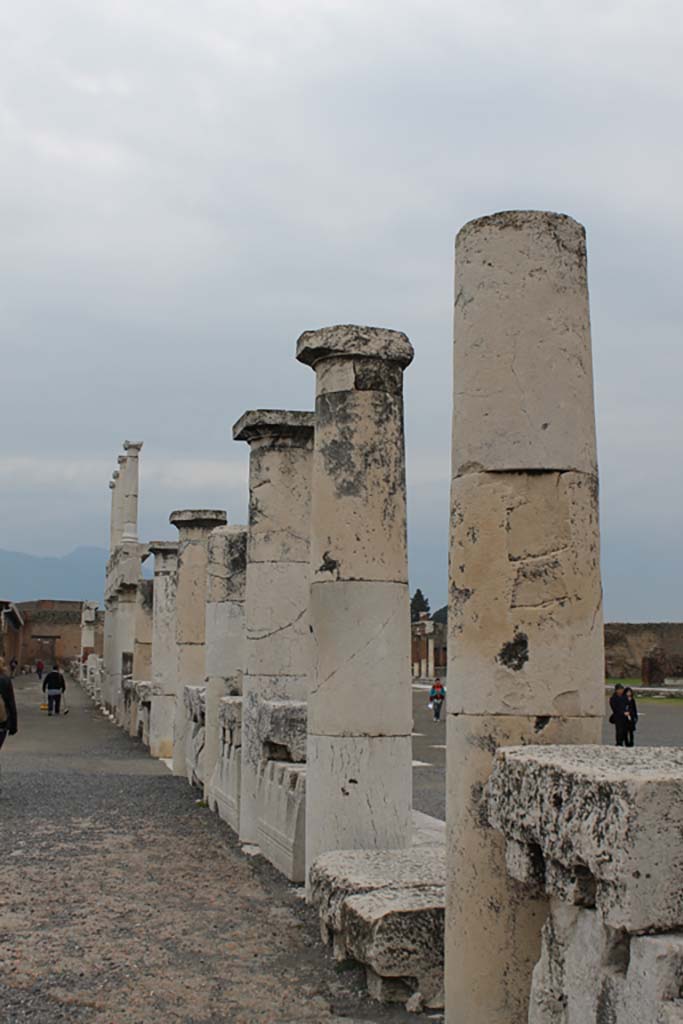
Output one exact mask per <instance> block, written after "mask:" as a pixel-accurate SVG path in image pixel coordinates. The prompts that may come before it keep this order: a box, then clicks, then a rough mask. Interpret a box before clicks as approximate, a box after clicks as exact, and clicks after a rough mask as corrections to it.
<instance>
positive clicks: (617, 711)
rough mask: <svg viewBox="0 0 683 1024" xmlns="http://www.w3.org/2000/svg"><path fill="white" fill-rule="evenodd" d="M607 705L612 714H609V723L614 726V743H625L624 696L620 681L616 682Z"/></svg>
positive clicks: (623, 744)
mask: <svg viewBox="0 0 683 1024" xmlns="http://www.w3.org/2000/svg"><path fill="white" fill-rule="evenodd" d="M609 706H610V708H611V710H612V714H611V715H610V716H609V720H610V723H611V724H612V725H613V726H614V731H615V734H616V744H617V746H618V747H623V746H625V745H626V726H627V719H626V697H625V696H624V687H623V685H622V683H617V685H616V686H615V687H614V693H613V694H612V696H611V697H610V699H609Z"/></svg>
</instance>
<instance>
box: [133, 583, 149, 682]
mask: <svg viewBox="0 0 683 1024" xmlns="http://www.w3.org/2000/svg"><path fill="white" fill-rule="evenodd" d="M153 601H154V580H140V582H139V583H138V589H137V594H136V601H135V642H134V646H133V679H134V680H135V681H136V682H145V681H147V682H151V679H152V616H153Z"/></svg>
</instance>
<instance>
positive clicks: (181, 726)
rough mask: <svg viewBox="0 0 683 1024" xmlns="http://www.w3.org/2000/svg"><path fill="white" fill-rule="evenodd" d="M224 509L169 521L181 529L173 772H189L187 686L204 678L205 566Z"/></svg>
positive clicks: (222, 523) (186, 513)
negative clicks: (184, 699) (184, 692)
mask: <svg viewBox="0 0 683 1024" xmlns="http://www.w3.org/2000/svg"><path fill="white" fill-rule="evenodd" d="M226 520H227V516H226V514H225V512H222V511H216V510H207V509H201V510H199V509H186V510H183V511H178V512H172V513H171V515H170V520H169V521H170V523H171V524H172V525H173V526H175V527H177V529H178V573H177V589H176V652H177V658H178V660H177V670H176V671H177V675H176V687H177V689H176V703H175V727H174V734H173V771H174V773H175V774H176V775H186V758H185V706H184V703H183V690H184V688H185V687H186V686H201V685H202V684H203V682H204V678H205V649H204V643H205V638H206V566H207V561H208V540H209V534H210V533H211V531H212V530H213V529H215V528H216V527H217V526H225V523H226Z"/></svg>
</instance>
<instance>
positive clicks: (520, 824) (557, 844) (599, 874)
mask: <svg viewBox="0 0 683 1024" xmlns="http://www.w3.org/2000/svg"><path fill="white" fill-rule="evenodd" d="M486 802H487V810H488V820H489V822H490V824H491V825H492V826H493V827H494V828H496V829H498V830H499V831H500V832H502V833H503V835H504V836H505V838H506V839H507V840H508V843H512V844H513V846H514V849H515V852H516V856H515V858H513V861H511V860H510V858H508V867H509V868H510V864H511V863H514V862H515V861H518V860H519V851H520V850H521V849H526V850H527V851H529V857H528V858H527V860H529V861H532V860H533V859H534V858H535V857H536V858H537V857H538V855H539V854H540V855H541V856H542V858H543V863H544V867H543V870H542V871H541V872H540V874H541V875H542V876H543V877H544V880H545V885H546V889H547V890H548V891H549V892H550V893H551V894H553V895H560V896H562V897H563V898H565V894H566V893H567V892H572V891H576V892H577V893H578V894H579V896H578V897H577V901H578V899H579V898H580V899H581V900H583V904H582V905H591V904H590V903H588V904H587V903H586V899H587V896H586V894H587V892H590V891H591V890H592V892H593V900H594V905H595V906H597V908H598V909H599V910H600V911H601V913H602V915H603V917H604V920H605V922H606V923H607V924H608V925H609V926H610V927H614V928H625V929H626V930H627V931H629V932H642V931H649V930H662V931H663V930H667V929H671V928H680V927H682V926H683V886H682V885H681V877H683V848H682V847H681V842H680V837H681V832H682V831H683V750H679V749H676V748H668V747H662V748H659V747H658V748H649V749H648V748H647V747H641V748H639V749H636V750H634V749H625V748H618V747H603V746H552V745H549V746H527V747H506V748H503V749H501V750H499V751H498V753H497V755H496V760H495V763H494V768H493V772H492V774H491V777H490V779H489V782H488V785H487V795H486ZM580 875H582V876H583V878H582V884H581V885H580V886H578V885H576V884H575V883H574V884H573V885H569V886H568V885H567V880H570V881H571V880H572V879H574V880H575V879H576V878H577V876H580ZM515 877H518V876H517V875H515ZM587 880H590V882H591V884H590V886H589V885H587Z"/></svg>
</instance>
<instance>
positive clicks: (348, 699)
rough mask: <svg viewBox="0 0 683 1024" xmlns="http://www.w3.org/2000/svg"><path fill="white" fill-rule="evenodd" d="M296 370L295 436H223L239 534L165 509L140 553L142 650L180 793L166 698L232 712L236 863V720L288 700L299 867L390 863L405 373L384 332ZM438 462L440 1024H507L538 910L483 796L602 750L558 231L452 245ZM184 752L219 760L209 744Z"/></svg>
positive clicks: (579, 262) (509, 232)
mask: <svg viewBox="0 0 683 1024" xmlns="http://www.w3.org/2000/svg"><path fill="white" fill-rule="evenodd" d="M297 358H298V359H299V361H300V362H302V363H304V364H305V365H308V366H310V367H311V368H312V369H313V371H314V372H315V377H316V403H315V413H310V412H292V411H282V410H256V411H251V412H248V413H246V414H245V415H244V416H243V417H242V418H241V419H240V420H238V422H237V423H236V424H235V427H234V430H233V437H234V438H235V439H236V440H242V441H245V442H246V443H247V444H248V445H249V462H250V468H249V524H248V528H244V527H227V526H226V515H225V513H223V512H220V511H206V510H203V511H202V510H200V511H187V510H186V511H179V512H175V513H173V514H172V515H171V523H172V524H173V525H174V526H176V527H177V529H178V543H177V545H174V544H169V543H168V542H156V543H154V544H152V545H150V550H151V552H152V553H153V554H154V557H155V585H154V618H153V629H152V640H151V649H152V677H153V679H154V681H155V683H157V684H158V685H159V686H161V687H163V688H165V690H164V692H166V691H168V693H169V695H170V694H172V693H174V692H175V698H176V699H175V742H174V745H173V765H174V770H176V771H178V772H179V773H184V768H185V765H184V758H185V744H184V738H183V735H182V731H183V728H184V726H183V722H184V709H183V707H182V700H181V699H180V694H181V693H182V687H184V686H185V685H187V684H197V685H200V684H203V683H204V682H206V684H207V709H208V710H209V714H208V716H207V717H209V718H210V720H211V722H214V721H215V719H216V706H217V702H218V701H219V700H220V697H221V696H222V695H223V694H225V693H231V692H233V693H239V692H241V693H242V695H243V760H242V792H241V817H240V837H241V838H242V839H243V840H244V841H247V842H253V841H254V839H255V837H256V776H257V770H258V761H259V757H260V750H259V743H258V736H257V734H256V721H257V711H258V704H259V702H260V701H262V700H265V699H277V700H306V701H307V703H308V749H307V759H308V768H307V796H306V861H307V865H309V866H310V864H311V863H312V861H313V860H314V859H315V858H316V857H317V856H318V855H320V854H321V853H323V852H325V851H328V850H340V849H353V848H360V849H397V848H402V847H405V846H407V845H409V844H410V842H411V812H412V781H411V780H412V769H411V761H412V757H411V732H412V713H411V665H410V612H409V591H408V574H407V546H406V490H405V458H404V426H403V373H404V371H405V369H406V367H407V366H408V365H409V364H410V362H411V360H412V358H413V350H412V346H411V345H410V343H409V341H408V339H407V338H406V336H405V335H403V334H401V333H400V332H397V331H389V330H384V329H381V328H367V327H356V326H350V325H343V326H338V327H332V328H325V329H322V330H319V331H312V332H306V333H305V334H303V335H302V336H301V338H300V339H299V342H298V345H297ZM131 447H132V448H136V447H137V451H138V452H139V447H140V446H128V447H127V448H126V456H125V457H123V461H122V463H121V467H120V469H119V471H118V472H119V476H118V477H115V479H114V481H113V484H114V486H113V492H114V493H113V500H112V542H114V540H117V539H120V540H119V543H120V544H125V543H126V542H128V543H131V542H132V541H133V538H134V537H135V536H136V530H135V521H136V514H137V513H136V510H137V469H136V468H135V467H136V465H137V454H136V453H135V452H131ZM452 453H453V454H452V493H451V520H450V557H449V644H448V651H449V671H448V679H449V707H448V711H449V714H448V716H447V717H448V730H447V735H448V740H447V744H448V760H447V774H448V780H447V782H448V785H447V802H448V815H447V816H448V823H447V824H448V895H447V916H446V938H445V943H446V996H447V1019H448V1021H449V1022H451V1024H455V1022H460V1021H465V1020H466V1021H468V1024H480V1022H481V1024H484V1022H485V1021H486V1022H487V1024H496V1022H499V1024H521V1022H522V1021H523V1020H525V1019H526V1012H527V999H528V992H529V987H530V972H531V968H532V966H533V964H534V963H535V962H536V960H537V959H538V952H539V949H540V927H541V923H542V922H543V920H544V919H545V907H544V905H543V901H542V900H539V901H536V902H533V901H529V900H528V899H527V898H526V896H524V897H522V896H521V895H520V893H519V891H518V890H517V889H516V888H515V883H513V882H511V881H509V880H508V877H507V873H506V869H505V862H504V849H503V843H502V840H501V839H500V838H499V837H497V835H496V834H495V833H493V832H492V830H491V829H490V828H489V827H488V825H487V822H486V818H485V815H484V813H483V804H482V800H483V796H482V794H483V792H484V787H485V784H486V781H487V779H488V776H489V774H490V770H491V765H492V760H493V757H494V754H495V751H496V749H497V748H498V747H499V746H504V745H509V744H519V743H539V742H542V743H546V742H552V743H558V742H568V743H577V742H598V741H599V737H600V731H599V730H600V719H601V716H602V669H603V658H602V617H601V589H600V569H599V526H598V504H597V461H596V448H595V429H594V408H593V391H592V367H591V346H590V323H589V313H588V292H587V280H586V251H585V234H584V231H583V228H581V226H580V225H578V224H576V222H574V221H572V220H571V219H570V218H567V217H562V216H559V215H555V214H546V213H535V212H516V213H508V214H498V215H495V216H493V217H489V218H483V219H482V220H479V221H474V222H471V223H470V224H468V225H466V226H465V228H463V230H462V231H461V232H460V234H459V235H458V239H457V247H456V297H455V328H454V414H453V446H452ZM129 463H131V465H132V466H133V467H134V468H133V469H131V470H129V468H128V465H129ZM129 472H130V473H133V474H134V477H133V476H129ZM121 479H124V480H125V481H127V482H126V483H125V484H123V485H122V492H121V493H122V499H121V503H120V502H119V498H118V497H117V488H118V486H119V481H120V480H121ZM133 479H134V481H135V486H133V483H132V481H133ZM133 510H135V515H133ZM122 524H123V525H122ZM174 567H175V568H174ZM174 587H175V588H176V593H175V601H174V599H173V588H174ZM118 600H119V603H120V605H121V607H122V606H123V605H125V603H126V596H125V587H124V588H122V589H120V591H119V594H118ZM121 607H120V608H119V614H120V613H121ZM116 630H117V631H118V630H119V626H118V625H117V627H116ZM171 638H173V640H174V643H173V644H171ZM112 642H113V641H112V640H111V639H110V641H109V643H110V644H111V643H112ZM116 643H118V648H120V640H119V641H116ZM115 646H116V644H115ZM118 648H117V649H118ZM171 648H172V649H173V654H174V655H175V657H172V656H171V654H170V651H171ZM181 719H182V721H181ZM206 743H207V748H206V749H207V757H208V758H209V760H212V759H213V761H215V758H216V756H217V736H216V735H215V733H213V732H212V733H211V735H209V734H208V733H207V740H206ZM209 775H210V772H207V776H209Z"/></svg>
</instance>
